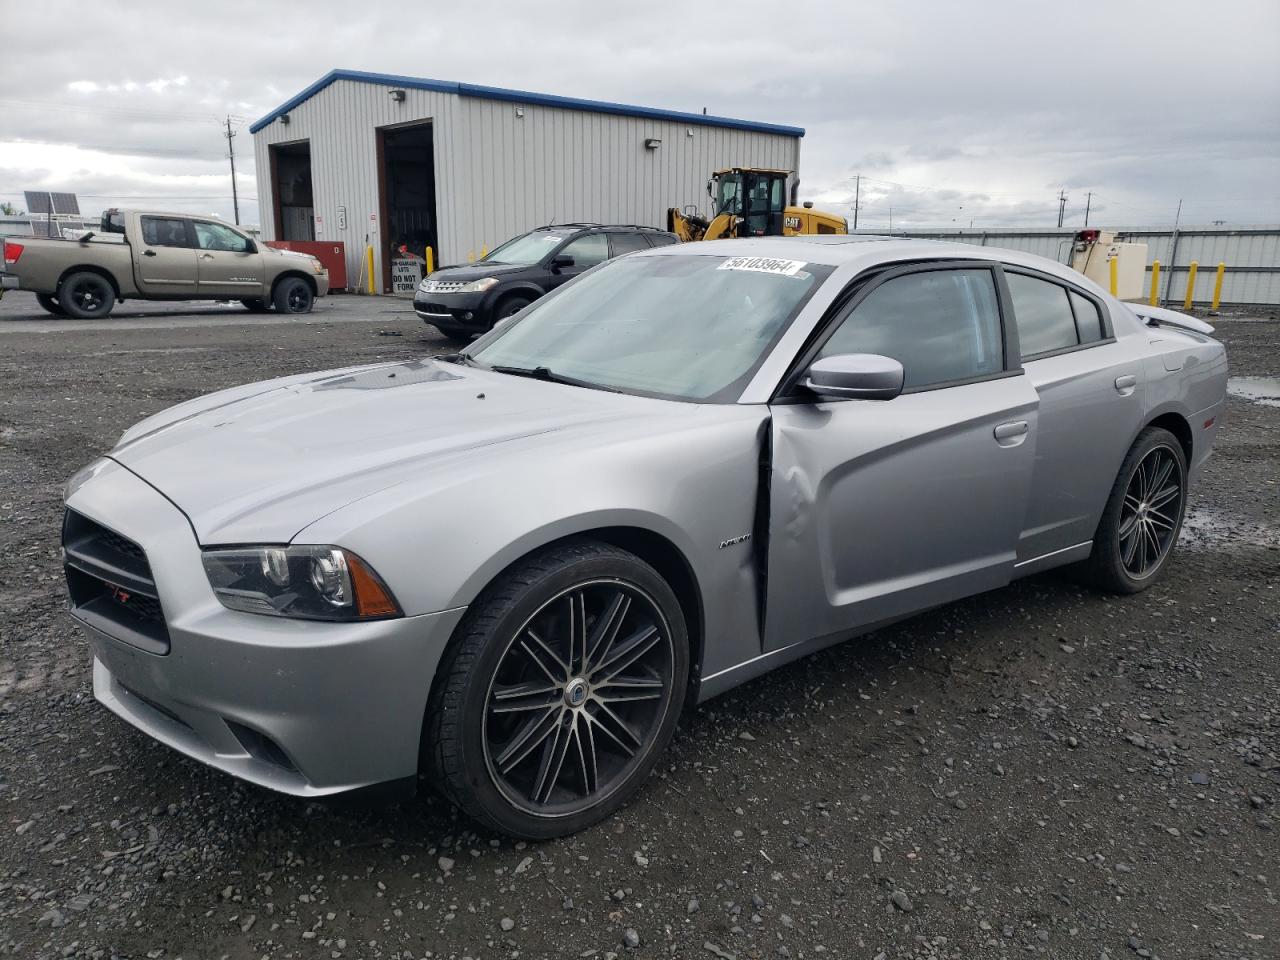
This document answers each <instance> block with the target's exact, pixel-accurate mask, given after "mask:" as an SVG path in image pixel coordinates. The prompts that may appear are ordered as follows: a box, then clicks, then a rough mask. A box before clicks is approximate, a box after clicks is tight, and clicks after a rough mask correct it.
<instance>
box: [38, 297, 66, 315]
mask: <svg viewBox="0 0 1280 960" xmlns="http://www.w3.org/2000/svg"><path fill="white" fill-rule="evenodd" d="M36 303H38V304H40V306H41V307H43V308H44V309H45V310H46V311H47V312H49V313H52V314H53V315H54V316H55V317H65V316H66V315H67V313H66V311H65V310H63V309H62V304H60V303H58V298H57V297H55V296H53V295H52V294H49V293H37V294H36Z"/></svg>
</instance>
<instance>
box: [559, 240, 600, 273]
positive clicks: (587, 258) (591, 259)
mask: <svg viewBox="0 0 1280 960" xmlns="http://www.w3.org/2000/svg"><path fill="white" fill-rule="evenodd" d="M556 256H557V257H573V265H574V266H575V267H594V266H595V265H596V264H597V263H604V261H606V260H608V259H609V244H608V243H607V242H606V241H605V239H604V234H603V233H588V234H587V235H586V236H585V237H579V238H578V239H577V240H574V241H573V242H571V243H569V244H567V245H566V246H565V248H564V249H563V250H561V251H560V252H559V253H557V254H556Z"/></svg>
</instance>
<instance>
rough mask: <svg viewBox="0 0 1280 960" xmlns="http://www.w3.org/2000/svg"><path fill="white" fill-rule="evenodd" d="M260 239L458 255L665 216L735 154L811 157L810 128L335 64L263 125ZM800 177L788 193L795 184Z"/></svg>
mask: <svg viewBox="0 0 1280 960" xmlns="http://www.w3.org/2000/svg"><path fill="white" fill-rule="evenodd" d="M250 130H251V132H252V133H253V144H254V154H255V159H256V161H257V170H258V205H259V210H260V213H261V218H262V219H261V224H262V235H263V237H264V238H265V239H268V240H340V241H343V242H344V243H345V244H346V257H347V270H348V273H349V274H350V277H351V279H352V283H353V284H354V281H355V278H356V277H357V276H359V275H360V271H361V265H362V258H363V256H364V251H365V247H366V245H372V247H373V250H374V257H375V267H374V277H375V280H379V279H380V281H381V284H380V285H381V287H382V288H383V289H384V290H388V289H390V272H391V265H390V261H391V259H392V258H391V251H393V250H398V249H399V248H400V246H401V245H402V244H403V245H406V246H408V248H409V249H410V250H412V251H414V252H415V253H417V254H418V255H421V254H422V252H423V250H424V248H425V247H426V246H427V245H428V244H429V245H431V246H432V247H433V248H434V250H435V255H436V262H437V263H438V264H442V263H457V262H460V261H465V260H466V259H467V258H468V256H469V255H472V254H474V255H477V256H478V255H479V253H480V251H481V249H482V248H485V247H488V248H489V249H493V248H494V247H495V246H496V245H497V244H499V243H501V242H503V241H504V240H507V239H508V238H510V237H511V236H513V235H515V234H518V233H521V232H523V231H525V230H528V229H530V228H532V227H535V226H539V225H542V224H546V223H552V222H556V223H564V222H569V221H587V222H597V223H632V224H644V225H650V226H663V225H664V224H665V222H666V211H667V208H669V207H683V206H685V205H688V204H696V205H698V207H699V209H701V210H704V211H705V209H706V204H707V202H708V201H707V194H706V183H707V179H708V177H709V176H710V174H711V172H712V171H713V170H717V169H721V168H724V167H729V166H757V167H772V168H779V169H785V170H791V171H795V172H796V173H798V171H799V169H800V138H801V137H803V136H804V130H802V129H800V128H798V127H787V126H779V125H776V124H770V123H754V122H751V121H746V120H732V119H728V118H725V117H715V116H707V115H705V114H696V113H679V112H675V111H670V110H657V109H652V108H648V107H635V106H627V105H624V104H618V103H604V102H598V101H592V100H577V99H573V98H570V97H558V96H549V95H546V94H538V93H528V92H525V91H520V90H504V89H499V88H496V87H481V86H474V85H472V84H467V83H448V82H444V81H440V80H426V79H419V78H416V77H397V76H388V75H383V74H376V73H362V72H358V71H353V70H334V71H332V72H330V73H328V74H326V75H325V76H324V77H322V78H321V79H320V80H318V81H316V82H315V83H313V84H312V85H311V86H310V87H308V88H307V89H305V90H303V91H302V92H301V93H299V94H298V95H297V96H296V97H294V98H293V99H291V100H289V101H288V102H286V103H284V104H282V105H281V106H280V107H278V108H277V109H275V110H273V111H272V112H271V113H269V114H267V115H266V116H265V117H263V118H262V119H261V120H259V121H257V122H256V123H254V124H253V125H252V126H251V127H250ZM795 175H796V174H795V173H793V176H792V183H791V189H792V191H793V192H794V189H795Z"/></svg>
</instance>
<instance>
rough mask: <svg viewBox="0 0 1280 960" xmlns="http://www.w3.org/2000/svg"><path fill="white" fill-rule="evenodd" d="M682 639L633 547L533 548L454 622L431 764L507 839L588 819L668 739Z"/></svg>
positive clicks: (626, 793)
mask: <svg viewBox="0 0 1280 960" xmlns="http://www.w3.org/2000/svg"><path fill="white" fill-rule="evenodd" d="M688 643H689V641H688V635H687V633H686V628H685V622H684V616H683V613H682V611H681V608H680V604H679V602H678V601H677V600H676V598H675V595H674V593H673V592H672V590H671V588H670V586H669V585H668V584H667V583H666V581H664V580H663V579H662V578H661V576H659V575H658V573H657V572H656V571H655V570H654V569H653V568H652V567H650V566H649V565H648V564H646V563H645V562H644V561H642V560H640V559H639V558H638V557H636V556H634V555H633V554H630V553H628V552H626V551H624V550H621V549H619V548H617V547H613V546H611V545H608V544H604V543H599V542H596V541H590V540H579V541H569V542H567V543H563V544H560V545H558V546H555V547H552V548H549V549H547V550H545V551H543V552H542V553H539V554H534V555H533V556H531V557H529V558H527V559H526V560H525V561H522V562H521V563H520V564H517V565H516V566H515V567H513V568H512V569H511V570H510V571H508V572H507V573H506V574H505V575H504V576H502V577H501V578H500V579H499V580H498V581H496V582H495V583H494V584H492V585H491V586H490V587H489V588H488V589H486V591H485V592H484V594H482V595H481V597H480V598H478V599H477V601H476V602H475V603H474V604H472V606H471V609H470V611H469V612H468V615H467V618H466V619H465V620H464V621H463V622H462V624H460V625H459V627H458V630H457V631H456V633H455V636H454V639H453V641H452V642H451V644H450V647H449V649H448V650H447V651H446V653H445V656H444V658H443V660H442V662H441V664H440V667H439V668H438V670H437V675H436V676H437V679H436V683H435V687H434V689H433V691H432V695H431V703H430V704H429V706H428V710H427V717H426V723H425V726H424V733H423V759H424V764H423V766H424V768H425V771H426V773H427V775H428V776H431V777H432V779H433V780H434V781H435V783H436V784H437V785H438V786H439V787H440V788H441V789H443V791H444V792H445V794H446V795H447V796H448V797H449V798H450V799H451V800H453V801H454V802H455V803H456V804H458V805H459V806H460V807H462V808H463V809H464V810H465V811H466V812H467V813H469V814H471V815H472V816H473V817H475V818H476V819H478V820H480V821H481V822H483V823H485V824H487V825H488V826H490V827H493V828H495V829H498V830H501V831H503V832H504V833H508V834H511V835H513V836H518V837H525V838H529V839H546V838H549V837H555V836H563V835H565V834H568V833H573V832H575V831H577V830H581V829H583V828H584V827H587V826H590V825H591V824H592V823H595V822H597V821H599V820H601V819H603V818H604V817H606V816H608V814H610V813H611V812H613V811H614V810H616V809H617V808H618V807H620V806H621V805H622V804H623V803H625V802H626V800H627V799H628V798H629V797H630V796H631V795H632V794H634V793H635V791H636V790H638V789H639V788H640V787H641V786H642V785H643V783H644V780H645V778H646V777H647V776H648V774H649V772H650V770H651V769H652V767H653V765H654V763H655V762H656V759H657V757H658V755H659V754H660V753H661V752H662V750H663V749H664V748H665V747H666V745H667V743H668V742H669V741H670V739H671V736H672V734H673V732H674V730H675V724H676V720H677V719H678V717H679V713H680V710H681V708H682V706H683V703H684V697H685V689H686V685H687V681H688V675H689V651H688Z"/></svg>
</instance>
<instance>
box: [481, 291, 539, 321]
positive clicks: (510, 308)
mask: <svg viewBox="0 0 1280 960" xmlns="http://www.w3.org/2000/svg"><path fill="white" fill-rule="evenodd" d="M531 303H533V301H532V300H530V299H529V298H528V297H525V296H521V295H520V294H512V295H511V296H509V297H505V298H504V299H503V300H502V302H501V303H499V304H498V306H497V308H496V309H495V310H494V311H493V324H490V329H492V328H493V326H495V325H496V324H498V323H501V322H502V321H503V320H505V319H507V317H513V316H515V315H516V314H517V313H519V312H520V311H521V310H523V309H524V308H525V307H527V306H528V305H529V304H531Z"/></svg>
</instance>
